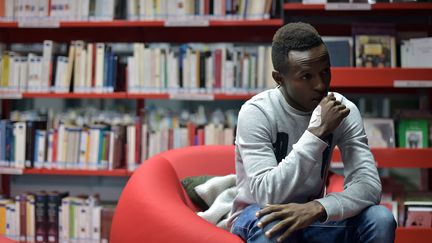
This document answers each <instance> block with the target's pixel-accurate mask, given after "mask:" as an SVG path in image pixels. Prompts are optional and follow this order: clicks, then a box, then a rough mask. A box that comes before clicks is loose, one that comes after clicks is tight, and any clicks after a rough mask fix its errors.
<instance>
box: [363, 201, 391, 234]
mask: <svg viewBox="0 0 432 243" xmlns="http://www.w3.org/2000/svg"><path fill="white" fill-rule="evenodd" d="M364 213H365V216H366V217H367V220H368V221H370V222H371V223H374V224H375V227H385V228H387V229H389V230H391V229H395V228H396V221H395V218H394V216H393V214H392V213H391V212H390V210H388V209H387V208H386V207H384V206H381V205H375V206H370V207H369V208H367V209H365V210H364Z"/></svg>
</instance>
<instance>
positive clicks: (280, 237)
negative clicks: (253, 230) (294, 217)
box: [277, 224, 297, 242]
mask: <svg viewBox="0 0 432 243" xmlns="http://www.w3.org/2000/svg"><path fill="white" fill-rule="evenodd" d="M296 230H297V225H296V224H294V225H291V227H289V228H287V230H285V232H284V233H283V234H282V235H281V236H279V237H278V238H277V241H278V242H283V241H284V240H285V239H286V238H287V237H288V236H290V235H291V234H292V233H293V232H294V231H296Z"/></svg>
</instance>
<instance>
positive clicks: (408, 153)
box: [332, 148, 432, 168]
mask: <svg viewBox="0 0 432 243" xmlns="http://www.w3.org/2000/svg"><path fill="white" fill-rule="evenodd" d="M372 154H373V155H374V158H375V161H376V162H377V166H378V167H380V168H432V148H426V149H405V148H382V149H381V148H379V149H378V148H373V149H372ZM341 161H342V159H341V155H340V151H339V150H338V149H335V151H334V152H333V158H332V163H333V165H336V166H338V165H339V166H340V163H341Z"/></svg>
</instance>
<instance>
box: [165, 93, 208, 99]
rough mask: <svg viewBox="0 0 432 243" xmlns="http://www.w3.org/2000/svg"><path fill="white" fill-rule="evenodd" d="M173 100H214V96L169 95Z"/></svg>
mask: <svg viewBox="0 0 432 243" xmlns="http://www.w3.org/2000/svg"><path fill="white" fill-rule="evenodd" d="M169 98H170V99H172V100H214V95H213V94H191V93H184V94H183V93H172V94H170V95H169Z"/></svg>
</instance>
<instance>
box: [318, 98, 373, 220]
mask: <svg viewBox="0 0 432 243" xmlns="http://www.w3.org/2000/svg"><path fill="white" fill-rule="evenodd" d="M345 105H346V106H347V107H348V108H349V109H350V114H349V115H348V117H346V118H345V119H344V121H343V123H342V124H341V126H340V130H341V131H342V134H341V137H340V139H339V141H338V147H339V149H340V151H341V156H342V161H343V164H344V177H345V179H344V190H343V191H342V192H338V193H330V194H328V195H326V196H325V197H324V198H321V199H317V200H316V201H318V202H320V203H321V204H322V205H323V207H324V208H325V210H326V212H327V220H326V221H338V220H343V219H346V218H349V217H352V216H355V215H357V214H358V213H360V212H361V211H362V210H363V209H364V208H366V207H368V206H371V205H375V204H378V203H379V202H380V198H381V181H380V178H379V175H378V171H377V168H376V165H375V159H374V158H373V155H372V153H371V151H370V149H369V146H368V143H367V137H366V134H365V131H364V127H363V121H362V118H361V115H360V112H359V110H358V109H357V107H356V106H355V105H354V104H353V103H352V102H349V101H348V102H347V104H345Z"/></svg>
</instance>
